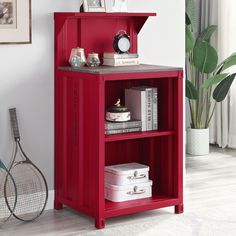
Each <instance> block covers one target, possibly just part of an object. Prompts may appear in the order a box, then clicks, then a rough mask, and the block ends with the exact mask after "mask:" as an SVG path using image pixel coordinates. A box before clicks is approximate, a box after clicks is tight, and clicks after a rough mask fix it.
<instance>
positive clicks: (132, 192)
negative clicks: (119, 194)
mask: <svg viewBox="0 0 236 236" xmlns="http://www.w3.org/2000/svg"><path fill="white" fill-rule="evenodd" d="M145 192H146V191H145V190H144V189H140V190H139V191H138V187H137V186H135V187H134V191H129V192H127V194H128V195H137V194H144V193H145Z"/></svg>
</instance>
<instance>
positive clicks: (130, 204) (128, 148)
mask: <svg viewBox="0 0 236 236" xmlns="http://www.w3.org/2000/svg"><path fill="white" fill-rule="evenodd" d="M173 140H174V136H173V135H172V136H171V135H170V136H160V137H151V138H145V139H133V140H123V141H117V142H108V143H106V144H105V165H106V166H109V165H116V164H124V163H131V162H137V163H140V164H144V165H147V166H149V167H150V171H149V179H151V180H152V181H153V185H152V195H153V197H152V198H146V199H139V200H132V201H127V202H120V203H117V202H111V201H108V200H106V201H105V215H106V216H107V217H109V216H115V215H120V214H124V211H125V212H127V214H130V213H134V212H138V211H141V210H151V209H155V208H160V207H167V206H171V205H177V204H178V199H177V196H175V193H174V185H175V182H174V178H175V176H174V173H176V172H175V170H174V168H175V165H174V163H175V159H176V157H175V154H174V152H173Z"/></svg>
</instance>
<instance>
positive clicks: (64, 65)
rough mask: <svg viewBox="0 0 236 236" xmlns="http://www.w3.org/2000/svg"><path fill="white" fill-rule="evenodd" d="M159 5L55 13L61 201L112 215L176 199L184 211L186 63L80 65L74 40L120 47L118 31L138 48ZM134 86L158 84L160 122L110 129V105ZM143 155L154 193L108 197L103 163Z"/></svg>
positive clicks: (90, 48) (100, 221) (101, 218)
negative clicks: (73, 59) (72, 59)
mask: <svg viewBox="0 0 236 236" xmlns="http://www.w3.org/2000/svg"><path fill="white" fill-rule="evenodd" d="M155 15H156V14H155V13H55V15H54V18H55V201H54V207H55V209H62V207H63V205H67V206H69V207H71V208H73V209H75V210H78V211H81V212H83V213H85V214H88V215H90V216H92V217H94V218H95V226H96V227H97V228H103V227H104V226H105V219H106V218H109V217H115V216H119V215H125V214H132V213H136V212H140V211H145V210H152V209H157V208H162V207H169V206H174V207H175V212H176V213H181V212H183V183H182V182H183V177H182V175H183V173H182V172H183V137H182V136H183V70H182V69H181V68H173V67H163V66H151V65H139V66H131V67H119V68H115V67H103V66H101V67H97V68H87V67H83V68H79V69H74V68H71V67H70V66H69V63H68V59H69V56H70V52H71V49H72V48H75V47H78V46H79V47H81V48H84V49H85V52H86V54H88V53H90V52H98V53H99V56H100V58H101V60H102V54H103V53H104V52H111V51H113V48H112V42H113V39H114V36H115V34H116V33H117V31H119V30H121V29H123V30H125V31H126V32H127V33H128V34H129V35H130V39H131V49H130V52H131V53H137V52H138V33H139V32H140V30H141V28H142V27H143V25H144V23H145V22H146V20H147V19H148V17H150V16H155ZM133 86H152V87H157V88H158V130H156V131H148V132H136V133H127V134H116V135H105V134H104V114H105V110H106V108H107V107H109V106H110V105H111V104H113V103H114V101H116V99H117V98H121V101H122V103H123V104H124V91H125V89H127V88H131V87H133ZM129 162H138V163H142V164H145V165H148V166H150V179H151V180H153V187H152V192H153V196H152V197H151V198H146V199H140V200H133V201H128V202H121V203H115V202H110V201H107V200H106V199H104V166H106V165H114V164H123V163H129Z"/></svg>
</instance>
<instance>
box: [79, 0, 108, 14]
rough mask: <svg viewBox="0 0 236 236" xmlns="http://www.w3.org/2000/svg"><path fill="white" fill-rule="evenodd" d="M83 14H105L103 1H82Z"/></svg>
mask: <svg viewBox="0 0 236 236" xmlns="http://www.w3.org/2000/svg"><path fill="white" fill-rule="evenodd" d="M83 11H84V12H106V3H105V0H83Z"/></svg>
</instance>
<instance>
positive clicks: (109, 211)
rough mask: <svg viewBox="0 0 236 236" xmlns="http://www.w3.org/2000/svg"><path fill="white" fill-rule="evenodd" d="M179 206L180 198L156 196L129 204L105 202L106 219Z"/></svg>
mask: <svg viewBox="0 0 236 236" xmlns="http://www.w3.org/2000/svg"><path fill="white" fill-rule="evenodd" d="M178 204H179V199H178V198H172V197H167V196H163V195H154V196H152V197H151V198H144V199H139V200H132V201H127V202H111V201H108V200H106V202H105V218H109V217H114V216H120V215H128V214H132V213H137V212H141V211H148V210H154V209H158V208H162V207H169V206H175V205H178Z"/></svg>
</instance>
